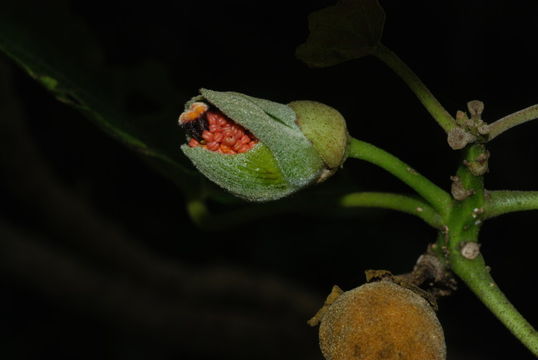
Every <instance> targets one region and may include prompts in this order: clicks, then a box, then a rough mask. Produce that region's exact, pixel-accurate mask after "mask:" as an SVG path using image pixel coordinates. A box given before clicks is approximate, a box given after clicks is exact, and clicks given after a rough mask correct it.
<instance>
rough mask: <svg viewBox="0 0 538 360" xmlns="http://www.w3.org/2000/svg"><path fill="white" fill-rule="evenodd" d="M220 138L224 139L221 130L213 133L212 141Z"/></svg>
mask: <svg viewBox="0 0 538 360" xmlns="http://www.w3.org/2000/svg"><path fill="white" fill-rule="evenodd" d="M222 139H224V134H223V133H221V132H217V133H215V136H214V137H213V140H214V141H217V142H221V141H222Z"/></svg>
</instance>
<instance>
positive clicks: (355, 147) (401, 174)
mask: <svg viewBox="0 0 538 360" xmlns="http://www.w3.org/2000/svg"><path fill="white" fill-rule="evenodd" d="M348 156H349V157H351V158H355V159H360V160H364V161H368V162H370V163H372V164H374V165H377V166H379V167H381V168H382V169H385V170H386V171H388V172H389V173H391V174H392V175H394V176H396V177H397V178H398V179H400V180H401V181H403V182H404V183H406V184H407V185H409V186H410V187H411V188H412V189H413V190H415V191H416V192H417V193H418V194H419V195H420V196H422V197H423V198H424V199H425V200H426V201H427V202H428V203H429V204H431V206H432V207H433V208H434V209H435V210H436V211H437V212H438V213H439V214H440V215H441V216H442V217H443V218H444V217H445V216H446V215H447V214H448V212H449V211H450V208H451V207H452V197H451V196H450V195H449V194H448V193H447V192H446V191H444V190H443V189H441V188H440V187H438V186H437V185H435V184H434V183H432V182H431V181H430V180H428V179H427V178H426V177H424V176H422V175H420V174H419V173H418V172H417V171H416V170H414V169H413V168H411V167H410V166H409V165H407V164H406V163H404V162H403V161H401V160H400V159H398V158H397V157H395V156H394V155H392V154H389V153H388V152H386V151H385V150H382V149H380V148H378V147H376V146H374V145H372V144H369V143H367V142H364V141H361V140H357V139H354V138H352V139H351V143H350V146H349V154H348Z"/></svg>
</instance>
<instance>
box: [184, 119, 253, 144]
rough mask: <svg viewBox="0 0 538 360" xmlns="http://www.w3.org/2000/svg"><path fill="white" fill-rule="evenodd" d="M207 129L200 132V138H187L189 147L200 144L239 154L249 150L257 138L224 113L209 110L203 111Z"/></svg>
mask: <svg viewBox="0 0 538 360" xmlns="http://www.w3.org/2000/svg"><path fill="white" fill-rule="evenodd" d="M205 116H206V118H207V123H208V129H206V130H204V131H203V132H202V136H201V137H202V140H200V141H198V140H196V139H194V138H191V139H190V140H189V146H190V147H197V146H201V147H203V148H205V149H207V150H210V151H215V152H218V153H221V154H240V153H244V152H247V151H249V150H250V149H252V148H253V147H254V145H256V144H257V143H258V139H257V138H256V137H255V136H254V135H252V134H251V133H250V132H249V131H248V130H246V129H245V128H244V127H242V126H241V125H239V124H237V123H235V122H234V121H233V120H232V119H230V118H228V117H227V116H226V115H224V114H222V113H220V112H217V111H213V110H209V111H207V112H206V113H205Z"/></svg>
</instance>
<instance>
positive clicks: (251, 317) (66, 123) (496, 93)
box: [0, 0, 538, 360]
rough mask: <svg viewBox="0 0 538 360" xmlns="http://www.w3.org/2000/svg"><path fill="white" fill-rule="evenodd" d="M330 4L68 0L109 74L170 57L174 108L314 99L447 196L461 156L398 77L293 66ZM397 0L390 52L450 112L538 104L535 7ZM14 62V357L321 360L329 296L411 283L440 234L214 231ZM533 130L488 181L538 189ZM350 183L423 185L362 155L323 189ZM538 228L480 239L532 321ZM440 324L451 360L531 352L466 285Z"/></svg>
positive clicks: (401, 223) (4, 302)
mask: <svg viewBox="0 0 538 360" xmlns="http://www.w3.org/2000/svg"><path fill="white" fill-rule="evenodd" d="M331 4H333V2H332V1H309V2H294V3H293V4H291V5H290V4H289V2H284V1H270V2H269V1H267V2H231V3H228V2H226V3H220V2H219V3H212V2H195V1H191V2H179V1H177V2H175V3H171V4H169V3H159V2H144V3H142V4H137V3H134V2H126V1H125V2H123V1H119V2H116V3H114V4H113V5H107V6H98V5H95V4H94V3H89V2H88V3H79V2H73V3H69V2H65V5H66V6H67V7H68V8H69V9H70V10H71V11H73V12H74V13H75V14H77V15H79V16H81V17H82V18H83V19H84V20H85V22H86V25H87V26H88V27H89V28H90V29H91V31H92V32H93V33H94V35H95V37H96V39H97V41H98V43H99V44H100V45H101V46H102V47H103V49H104V54H105V58H104V61H105V63H106V64H108V65H114V66H118V67H122V66H124V67H130V66H135V65H137V64H140V63H143V62H147V61H151V62H154V63H157V64H160V66H162V67H163V68H164V69H165V70H166V77H167V79H168V80H169V81H170V83H171V84H172V85H173V87H174V89H175V91H177V92H178V93H179V94H184V95H183V96H178V98H177V99H176V100H177V104H176V105H175V106H176V107H177V113H179V112H181V110H182V107H183V103H184V102H185V101H186V100H188V99H189V98H190V97H191V96H193V95H195V94H196V92H197V89H198V88H199V87H202V86H203V87H207V88H210V89H216V90H235V91H239V92H243V93H246V94H249V95H253V96H257V97H262V98H269V99H272V100H274V101H279V102H288V101H291V100H299V99H312V100H318V101H321V102H324V103H327V104H329V105H332V106H334V107H335V108H337V109H339V110H340V111H341V112H342V114H343V115H344V116H345V117H346V119H347V120H348V126H349V129H350V133H351V134H352V135H353V136H355V137H357V138H360V139H363V140H365V141H368V142H371V143H374V144H376V145H378V146H380V147H382V148H384V149H386V150H388V151H390V152H392V153H394V154H396V155H398V156H399V157H400V158H401V159H403V160H404V161H406V162H408V163H410V164H411V165H412V166H413V167H415V168H416V169H417V170H419V171H421V172H422V173H423V174H424V175H426V176H428V177H430V178H431V179H432V180H434V181H435V182H436V183H437V184H439V185H440V186H442V187H444V188H448V186H449V185H450V181H449V176H450V175H451V174H453V173H454V171H455V169H456V167H457V165H458V161H459V158H458V156H459V155H458V154H457V153H455V152H453V151H451V150H449V148H448V146H447V145H446V140H445V136H444V135H443V132H442V130H441V129H440V128H439V127H438V126H437V125H436V124H435V122H434V121H432V120H431V119H430V118H429V115H428V114H427V112H426V111H425V110H424V109H423V108H422V107H421V105H420V104H419V102H418V101H417V100H416V99H415V98H414V96H413V94H412V93H411V92H410V91H408V89H407V88H406V86H405V85H404V84H403V83H402V82H401V81H400V80H399V79H398V78H397V77H396V76H395V75H394V74H393V73H392V72H391V71H390V70H389V69H388V68H386V67H385V65H383V64H382V63H380V62H379V61H377V60H375V59H374V58H364V59H360V60H357V61H352V62H348V63H345V64H341V65H338V66H335V67H332V68H328V69H322V70H312V69H308V68H307V67H306V66H305V65H303V64H302V63H301V62H299V61H298V60H296V59H295V57H294V49H295V47H296V46H297V45H298V44H300V43H302V42H303V41H304V40H305V38H306V36H307V22H306V16H307V14H308V13H309V12H311V11H314V10H317V9H320V8H322V7H325V6H329V5H331ZM382 5H383V6H384V7H385V10H386V13H387V22H386V27H385V33H384V40H383V42H384V43H385V44H386V45H387V46H388V47H390V48H391V49H392V50H394V51H395V52H397V54H398V55H399V56H400V57H401V58H402V59H404V61H406V62H407V63H408V65H410V66H411V67H412V68H413V69H414V70H415V71H416V72H417V74H418V75H419V76H420V77H421V79H422V80H423V81H424V82H425V83H426V84H427V85H428V86H429V87H430V89H431V90H432V91H433V92H434V93H435V94H436V95H437V96H438V98H439V100H440V101H441V102H442V103H443V104H444V105H445V106H446V107H447V109H448V110H449V111H450V112H451V113H455V111H456V110H465V104H466V102H467V101H469V100H473V99H480V100H482V101H484V103H485V105H486V110H485V113H484V118H485V120H486V121H489V122H491V121H494V120H496V119H498V118H500V117H502V116H504V115H506V114H509V113H511V112H514V111H517V110H519V109H521V108H524V107H527V106H529V105H532V104H534V103H536V102H537V101H536V94H537V93H538V91H537V90H538V89H537V85H536V84H538V70H537V69H536V64H537V63H538V52H537V51H536V35H537V34H538V21H537V18H536V16H537V15H536V14H538V3H535V2H517V3H516V2H509V1H491V0H490V1H485V0H484V1H473V2H467V1H450V2H448V1H446V2H431V1H413V2H405V3H404V2H401V1H382ZM29 9H32V7H29ZM29 11H32V10H29ZM40 11H45V12H44V13H43V16H46V9H45V10H43V9H41V10H40ZM0 61H1V62H2V67H3V68H4V71H3V74H4V79H3V81H9V86H10V88H11V89H12V92H11V93H10V96H11V97H12V98H13V101H15V102H16V103H17V104H19V105H20V109H21V114H22V115H21V118H22V119H24V123H23V124H22V125H20V126H18V125H17V127H16V128H17V129H18V130H17V131H16V132H14V133H13V134H10V135H9V136H12V137H11V140H13V142H10V141H9V140H10V138H7V139H6V137H5V136H4V137H3V141H2V142H1V143H0V146H1V147H2V149H0V151H1V152H2V155H1V159H2V161H3V162H2V177H1V179H0V211H1V212H2V213H1V214H2V218H1V219H0V227H1V228H2V234H3V235H2V236H0V241H1V242H2V244H3V245H2V246H3V248H4V249H3V250H2V255H1V256H2V265H0V270H1V272H0V281H1V282H0V291H1V295H2V296H0V314H1V316H0V319H2V320H1V321H0V332H1V333H2V334H3V336H2V337H1V338H0V339H1V340H0V344H1V346H0V357H2V358H5V359H42V358H46V357H54V358H56V359H64V358H65V359H67V358H69V359H71V358H77V359H178V358H181V359H217V358H219V359H228V358H229V359H270V358H279V359H292V358H293V359H318V358H320V357H321V355H320V354H319V351H318V349H317V339H316V330H315V329H311V328H309V327H307V326H306V325H305V323H304V322H305V321H306V320H307V319H308V317H309V316H310V315H311V314H313V313H314V312H315V311H316V310H317V306H318V305H321V303H322V301H323V299H324V296H325V295H326V294H327V293H328V292H329V290H330V288H331V286H332V285H333V284H339V285H340V286H342V287H343V288H345V289H349V288H352V287H355V286H357V285H359V284H360V283H362V282H363V275H362V272H363V270H365V269H369V268H374V269H390V270H392V271H393V272H395V273H401V272H406V271H408V270H410V269H411V268H412V266H413V264H414V262H415V260H416V258H417V257H418V256H419V254H420V253H422V252H423V251H424V249H425V248H426V245H427V244H428V242H431V241H433V240H434V238H435V232H434V231H433V230H432V229H429V228H428V227H427V226H425V225H424V224H423V223H422V222H421V221H420V220H418V219H415V218H412V217H410V216H408V215H403V214H397V213H392V212H385V211H378V210H375V211H374V210H372V211H359V212H356V213H355V214H352V216H349V215H348V216H342V217H338V216H328V215H327V214H322V215H320V216H314V215H311V214H304V213H300V212H298V213H292V214H286V215H281V216H279V215H274V216H268V217H264V218H262V219H260V220H257V221H254V222H252V223H249V224H244V225H241V226H240V227H233V228H226V229H223V230H222V231H216V232H207V231H204V230H202V229H199V228H198V227H196V226H195V225H194V224H193V223H192V222H191V221H190V220H189V217H188V215H187V213H186V211H185V205H184V204H185V196H184V194H182V193H181V192H180V191H178V189H177V188H176V187H175V186H174V185H173V184H172V183H171V182H170V181H168V180H167V179H165V178H164V177H162V176H161V175H160V174H158V173H157V172H155V171H154V170H152V168H151V167H148V166H147V163H146V162H145V161H144V160H143V159H142V158H140V157H139V155H137V154H135V153H134V152H131V151H130V150H128V149H127V148H125V147H124V146H123V145H121V144H120V143H118V142H116V141H114V140H113V139H111V138H110V137H108V136H107V135H105V134H104V133H103V132H101V131H100V130H99V129H98V128H97V127H96V126H94V125H93V124H91V123H90V122H88V121H87V120H86V119H85V118H84V117H83V116H82V115H81V114H80V113H78V112H77V111H75V110H73V109H71V108H69V107H67V106H65V105H64V104H62V103H60V102H58V101H56V99H54V98H53V97H52V96H50V94H49V93H47V91H46V90H45V89H44V88H42V87H41V86H40V85H38V84H37V83H36V82H35V81H34V80H32V79H31V78H29V77H28V76H27V75H26V74H25V73H24V72H22V71H21V69H19V68H17V67H16V66H15V65H14V64H13V63H12V62H11V61H10V60H8V59H7V58H5V57H1V58H0ZM146 100H147V99H143V98H140V99H138V98H137V99H134V100H133V104H132V107H133V109H135V110H136V109H138V108H140V111H148V113H150V112H151V110H152V106H153V105H152V103H151V102H150V101H146ZM0 121H6V120H5V119H0ZM170 121H172V122H175V121H176V119H175V118H171V119H170ZM536 134H538V123H530V124H526V125H524V126H522V127H520V128H516V129H513V130H511V131H510V133H509V134H505V135H502V136H501V137H499V138H498V139H495V141H494V142H493V143H492V144H491V146H490V151H491V153H492V157H491V160H490V174H488V176H487V178H486V185H487V188H488V189H517V190H533V189H536V188H538V187H537V186H536V184H537V183H538V173H537V168H536V166H535V163H536V160H535V159H537V158H538V148H537V146H536V143H537V141H536ZM4 135H6V134H4ZM16 136H19V137H20V138H16ZM177 141H178V146H179V144H180V143H181V142H182V141H183V140H182V139H181V137H180V132H179V130H178V139H177ZM178 156H180V155H179V150H178ZM342 179H352V180H353V181H354V184H356V190H371V191H375V190H378V191H404V192H406V191H408V190H407V188H406V187H405V186H404V185H402V184H400V183H399V182H398V181H397V180H395V179H392V178H391V177H390V176H389V175H387V174H386V173H384V172H383V171H382V170H379V169H377V168H375V167H373V166H371V165H369V164H365V163H360V162H358V161H350V162H348V163H347V164H346V166H345V169H344V170H343V171H342V174H341V175H339V176H338V177H336V178H335V179H331V180H329V182H328V183H327V184H326V185H323V186H327V188H330V186H331V182H334V183H337V182H339V181H344V180H342ZM32 181H33V182H32ZM333 185H334V184H333ZM305 191H309V190H305ZM43 192H47V193H48V194H51V195H50V196H49V197H46V196H45V197H42V196H41V195H40V194H42V193H43ZM51 199H52V200H51ZM221 210H222V209H221ZM223 211H225V210H223ZM535 223H536V214H535V213H533V212H529V213H521V214H512V215H505V216H503V217H502V218H498V219H493V220H492V221H490V222H488V223H487V224H486V225H485V226H484V227H483V231H482V235H481V239H482V242H483V246H482V251H483V253H484V256H485V258H486V261H487V262H488V264H489V265H491V267H492V274H493V276H494V277H495V278H496V280H497V281H498V283H499V285H500V286H501V288H502V289H504V290H505V292H506V293H507V295H508V296H509V297H510V298H511V299H512V300H513V302H514V304H515V305H516V307H518V308H519V309H520V311H521V312H522V313H523V314H524V315H525V316H526V317H527V319H528V320H529V321H530V322H531V323H534V324H536V323H538V322H537V320H538V312H537V309H536V306H535V304H536V300H535V295H534V294H533V293H534V290H535V288H536V279H535V271H534V266H533V262H534V261H535V254H536V250H537V248H538V247H537V245H536V239H535V226H536V224H535ZM439 318H440V321H441V323H442V325H443V327H444V329H445V335H446V340H447V347H448V354H449V355H448V358H449V359H459V360H463V359H496V358H504V357H506V356H510V358H513V359H531V358H532V355H530V353H529V352H528V351H527V350H526V349H525V348H524V347H523V346H522V345H521V344H520V343H519V342H518V341H517V340H516V339H515V338H514V337H513V336H511V334H510V333H509V332H508V331H507V330H506V329H505V328H504V327H503V325H502V324H500V323H499V322H498V321H497V320H496V319H495V318H494V317H493V316H492V315H491V314H490V313H489V312H488V310H487V309H486V308H485V307H484V306H483V305H482V304H481V303H480V302H479V301H478V300H477V299H476V298H475V297H474V295H473V294H471V293H470V292H469V291H468V290H467V289H466V288H465V286H464V285H461V284H460V289H459V290H458V291H457V293H455V294H454V295H453V296H451V297H449V298H446V299H442V300H441V302H440V311H439Z"/></svg>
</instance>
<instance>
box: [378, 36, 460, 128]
mask: <svg viewBox="0 0 538 360" xmlns="http://www.w3.org/2000/svg"><path fill="white" fill-rule="evenodd" d="M373 55H375V56H376V57H377V58H378V59H380V60H381V61H383V62H384V63H385V64H387V65H388V66H389V67H390V68H391V69H392V70H393V71H394V72H395V73H396V74H397V75H398V76H399V77H400V78H401V79H402V80H403V81H404V82H405V83H406V84H407V86H409V88H410V89H411V91H413V93H415V95H416V96H417V98H418V99H419V100H420V102H421V103H422V105H424V107H425V108H426V110H428V112H429V113H430V115H431V116H432V117H433V118H434V119H435V121H437V123H438V124H439V126H441V127H442V128H443V130H445V132H446V133H447V134H448V132H449V131H450V130H452V129H453V128H455V127H456V121H455V120H454V118H453V117H452V116H451V115H450V114H449V113H448V111H446V109H445V108H444V107H443V105H441V103H440V102H439V101H438V100H437V99H436V98H435V96H434V95H433V94H432V93H431V91H430V90H429V89H428V88H427V87H426V85H424V83H423V82H422V81H421V80H420V78H419V77H418V76H417V75H416V74H415V73H414V72H413V70H411V69H410V68H409V66H407V64H406V63H404V62H403V61H402V59H400V58H399V57H398V56H397V55H396V54H395V53H394V52H392V51H391V50H390V49H388V48H387V47H386V46H385V45H383V44H379V45H378V47H377V48H376V51H375V52H374V53H373Z"/></svg>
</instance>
